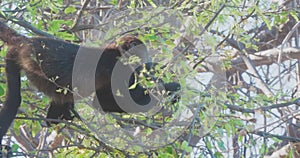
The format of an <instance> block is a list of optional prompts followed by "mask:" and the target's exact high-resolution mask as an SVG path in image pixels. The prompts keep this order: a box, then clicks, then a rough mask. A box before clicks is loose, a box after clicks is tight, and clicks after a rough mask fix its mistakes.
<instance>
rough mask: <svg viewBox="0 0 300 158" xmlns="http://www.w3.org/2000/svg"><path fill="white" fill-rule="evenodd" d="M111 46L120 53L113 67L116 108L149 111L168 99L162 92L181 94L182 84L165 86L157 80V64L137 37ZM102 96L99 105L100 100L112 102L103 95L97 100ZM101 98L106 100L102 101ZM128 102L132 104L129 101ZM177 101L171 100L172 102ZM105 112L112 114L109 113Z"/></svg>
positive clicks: (112, 80) (112, 84) (166, 84)
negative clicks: (164, 99)
mask: <svg viewBox="0 0 300 158" xmlns="http://www.w3.org/2000/svg"><path fill="white" fill-rule="evenodd" d="M111 46H112V47H114V48H116V50H118V53H120V56H119V57H118V62H116V64H115V65H114V66H113V70H112V75H111V89H112V94H113V95H114V96H115V97H114V99H115V100H116V104H118V106H119V107H120V108H121V109H122V110H124V111H126V112H145V111H148V110H149V109H150V108H151V107H153V106H155V105H157V104H158V103H159V102H160V101H161V100H160V99H158V98H161V97H159V96H158V95H160V96H164V97H166V96H167V95H161V93H162V91H165V92H164V93H165V94H168V95H173V94H174V93H176V92H177V91H179V90H180V84H178V83H177V82H168V83H164V82H163V81H162V79H159V78H157V77H155V70H154V69H155V67H156V65H158V64H157V63H154V62H152V61H151V58H150V57H149V55H148V50H147V47H146V46H145V44H144V43H143V42H142V41H141V40H139V39H138V38H137V37H135V36H128V35H127V36H123V37H121V38H119V39H117V40H116V42H115V43H113V44H112V45H111ZM145 81H146V82H147V81H148V83H150V82H152V83H155V84H154V86H153V85H152V86H147V83H145ZM116 94H118V95H119V96H117V95H116ZM99 96H100V99H99V100H100V103H101V99H102V100H104V98H109V97H108V96H106V97H104V95H101V94H100V93H99V94H98V98H99ZM101 96H103V97H102V98H101ZM124 96H125V97H124ZM128 98H131V99H132V100H131V101H130V100H129V99H128ZM178 98H179V97H176V101H178ZM176 101H174V100H171V102H176ZM150 104H151V105H150ZM135 105H137V106H135ZM146 105H147V106H146ZM141 106H142V107H141ZM111 107H113V106H111ZM103 110H104V111H113V110H110V109H103ZM122 110H121V111H122Z"/></svg>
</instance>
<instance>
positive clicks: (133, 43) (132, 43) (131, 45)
mask: <svg viewBox="0 0 300 158" xmlns="http://www.w3.org/2000/svg"><path fill="white" fill-rule="evenodd" d="M137 45H138V44H137V43H136V42H130V44H129V48H133V47H135V46H137Z"/></svg>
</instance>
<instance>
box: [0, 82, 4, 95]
mask: <svg viewBox="0 0 300 158" xmlns="http://www.w3.org/2000/svg"><path fill="white" fill-rule="evenodd" d="M4 94H5V88H4V85H3V84H1V85H0V96H3V95H4Z"/></svg>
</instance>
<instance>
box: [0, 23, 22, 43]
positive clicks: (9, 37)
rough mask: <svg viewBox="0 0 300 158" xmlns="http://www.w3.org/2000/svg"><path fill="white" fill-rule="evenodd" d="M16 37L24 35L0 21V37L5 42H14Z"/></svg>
mask: <svg viewBox="0 0 300 158" xmlns="http://www.w3.org/2000/svg"><path fill="white" fill-rule="evenodd" d="M17 37H25V36H23V35H21V34H18V33H17V32H16V31H15V30H14V29H12V28H10V27H8V26H7V25H6V24H5V23H4V22H2V21H0V39H1V40H2V41H4V42H6V43H7V44H16V41H17Z"/></svg>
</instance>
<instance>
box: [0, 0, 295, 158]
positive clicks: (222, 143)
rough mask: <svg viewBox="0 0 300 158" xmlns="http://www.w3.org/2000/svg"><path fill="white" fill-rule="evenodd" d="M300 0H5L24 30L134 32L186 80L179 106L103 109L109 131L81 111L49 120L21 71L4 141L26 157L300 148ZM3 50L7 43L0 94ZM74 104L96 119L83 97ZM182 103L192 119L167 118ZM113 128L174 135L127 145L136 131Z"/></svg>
mask: <svg viewBox="0 0 300 158" xmlns="http://www.w3.org/2000/svg"><path fill="white" fill-rule="evenodd" d="M299 6H300V1H299V0H272V1H268V0H256V1H245V0H233V1H225V0H209V1H208V0H180V1H178V0H166V1H161V0H118V1H117V0H110V1H109V0H106V1H98V0H85V1H83V2H81V1H77V0H55V1H50V0H32V1H26V0H23V1H14V0H5V1H1V3H0V20H4V21H7V23H8V24H9V25H10V26H11V27H13V28H14V29H16V30H18V31H19V32H21V33H22V34H25V35H27V36H45V37H49V38H59V39H63V40H67V41H70V42H73V43H79V44H80V43H85V44H87V45H92V46H95V45H97V46H99V45H103V44H104V43H105V41H107V40H109V39H113V38H114V37H117V36H120V35H122V34H124V33H135V34H137V35H138V37H139V38H140V39H142V40H143V41H144V42H145V43H147V47H148V49H149V50H151V51H152V50H153V51H152V53H153V54H152V57H153V60H156V61H159V62H160V63H162V64H163V65H166V68H164V69H162V68H158V69H157V72H158V74H157V75H162V74H164V75H163V80H172V79H174V78H175V79H176V80H178V81H179V82H180V83H181V85H182V87H183V90H182V91H181V92H180V93H181V95H182V97H181V102H180V105H175V106H171V105H165V106H166V107H167V108H163V111H159V112H158V113H157V114H156V115H153V116H151V117H147V116H145V115H143V114H105V116H104V117H103V119H105V122H106V123H107V124H106V126H101V127H100V129H101V128H105V130H104V131H101V132H100V133H97V132H95V131H94V130H91V129H97V130H99V127H98V128H97V127H94V126H97V124H88V125H87V124H86V123H84V122H82V121H80V120H74V121H73V122H64V123H62V124H59V125H57V126H53V127H51V128H45V127H44V126H43V125H44V122H45V119H43V118H44V116H45V114H46V110H47V106H45V105H47V104H48V98H46V97H45V96H43V94H41V93H39V92H37V91H36V90H35V89H34V88H33V87H32V86H30V84H29V82H28V80H27V78H26V77H25V76H24V77H22V97H23V100H22V105H21V109H20V111H19V114H18V115H17V119H16V120H15V121H14V124H13V126H12V127H11V129H10V130H9V133H8V135H7V139H6V143H7V144H9V145H10V146H11V147H12V149H13V152H14V154H15V155H18V154H19V155H25V156H28V157H32V156H38V157H48V156H50V155H51V156H53V155H54V156H55V157H92V156H96V157H107V156H111V157H128V156H136V157H188V156H191V157H212V158H220V157H235V158H240V157H263V156H265V157H279V155H281V156H287V157H299V153H300V148H299V142H300V133H299V132H298V131H299V126H298V125H299V121H298V120H299V116H298V114H299V111H298V110H299V108H298V105H299V103H300V102H299V94H300V93H299V89H300V87H299V85H300V74H299V72H300V71H299V69H300V68H299V67H300V61H299V60H300V46H299V45H300V39H299V37H300V34H299V31H300V20H299V18H300V12H299V10H300V9H299ZM90 41H93V42H90ZM6 49H7V48H6V46H5V45H3V46H2V47H1V52H0V57H1V58H0V59H1V63H0V68H1V69H0V71H1V75H0V77H1V80H0V81H1V83H0V96H1V97H0V100H1V103H3V102H4V99H5V89H6V85H5V82H6V81H5V75H4V74H5V73H4V65H5V61H4V56H5V54H6ZM151 51H150V52H151ZM170 70H171V72H170ZM172 72H175V75H174V73H172ZM145 84H148V86H151V84H150V83H147V82H146V83H145ZM76 108H77V110H79V111H81V113H82V114H83V115H84V117H86V118H88V119H90V117H91V116H89V113H88V112H89V109H87V108H86V103H85V102H84V101H83V102H80V103H78V104H77V105H76ZM182 108H185V109H188V110H189V112H190V113H192V115H189V114H186V116H188V117H189V119H187V122H185V127H186V128H179V125H178V124H177V123H178V122H177V123H176V125H178V127H177V126H172V128H170V127H169V126H167V125H168V124H170V123H172V120H176V116H179V115H180V114H182V113H184V112H186V111H184V110H183V111H182V110H181V109H182ZM180 110H181V111H180ZM186 113H187V112H186ZM174 118H175V119H174ZM179 118H180V117H179ZM0 121H1V120H0ZM179 122H180V121H179ZM101 125H102V124H101ZM116 128H118V129H125V130H126V129H127V131H128V132H129V133H130V132H132V133H133V135H134V136H135V134H139V133H145V135H144V136H143V137H141V142H147V141H148V139H151V140H155V137H154V136H153V133H155V131H157V130H158V129H161V128H164V129H168V130H166V131H167V132H166V131H165V132H162V133H160V134H161V135H168V134H170V135H172V134H174V133H175V134H177V135H176V136H177V137H176V138H175V139H172V140H171V141H170V140H157V141H158V144H159V145H161V143H160V141H166V142H167V143H163V145H162V146H159V145H157V146H156V144H155V145H154V148H149V150H142V149H143V148H144V146H143V145H145V144H142V145H141V144H140V145H138V144H133V145H132V146H131V147H130V148H127V146H126V144H127V143H128V142H126V141H124V140H128V141H129V142H130V140H131V139H129V138H128V137H127V136H126V137H122V135H120V134H119V133H118V132H116ZM132 133H131V135H132ZM108 135H110V136H111V137H109V136H108ZM298 136H299V137H298ZM143 139H145V140H146V141H143ZM132 140H134V138H132ZM112 142H113V143H112ZM110 143H112V144H110ZM114 144H118V146H117V147H116V146H115V145H114ZM122 146H124V148H122ZM145 146H147V145H145ZM125 148H126V150H124V149H125ZM147 149H148V148H147Z"/></svg>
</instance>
